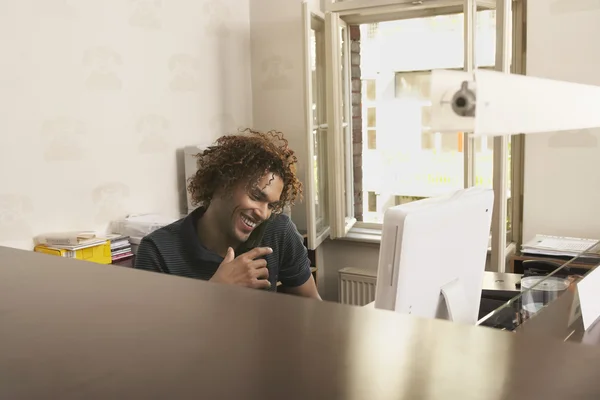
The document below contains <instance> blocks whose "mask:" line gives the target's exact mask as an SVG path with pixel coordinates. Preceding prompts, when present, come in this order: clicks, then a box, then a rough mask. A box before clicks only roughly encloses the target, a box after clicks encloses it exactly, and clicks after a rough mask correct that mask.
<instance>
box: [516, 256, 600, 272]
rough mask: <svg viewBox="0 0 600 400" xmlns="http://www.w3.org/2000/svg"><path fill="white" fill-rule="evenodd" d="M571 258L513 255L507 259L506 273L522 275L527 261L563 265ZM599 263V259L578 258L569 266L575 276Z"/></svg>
mask: <svg viewBox="0 0 600 400" xmlns="http://www.w3.org/2000/svg"><path fill="white" fill-rule="evenodd" d="M571 258H573V257H550V256H543V255H532V254H521V253H517V254H513V255H512V256H510V258H509V262H508V272H511V273H517V274H522V273H523V272H524V271H523V261H527V260H536V261H551V262H552V261H553V262H555V263H558V264H564V263H565V262H567V261H569V260H570V259H571ZM598 263H600V258H583V257H579V258H577V260H575V261H574V262H572V263H571V264H570V268H571V270H573V273H576V274H584V273H585V272H587V271H589V270H590V269H592V268H594V267H595V266H596V265H598ZM550 271H552V269H548V272H550Z"/></svg>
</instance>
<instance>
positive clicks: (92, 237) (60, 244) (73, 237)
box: [34, 231, 106, 250]
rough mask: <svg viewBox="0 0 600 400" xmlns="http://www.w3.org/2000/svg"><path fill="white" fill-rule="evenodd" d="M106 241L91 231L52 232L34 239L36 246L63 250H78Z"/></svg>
mask: <svg viewBox="0 0 600 400" xmlns="http://www.w3.org/2000/svg"><path fill="white" fill-rule="evenodd" d="M105 241H106V239H102V238H98V237H97V236H96V233H94V232H91V231H83V232H81V231H73V232H51V233H45V234H41V235H38V236H36V237H35V238H34V242H35V244H36V245H44V246H49V247H56V248H61V249H69V250H77V249H82V248H85V247H91V246H96V245H98V244H102V243H104V242H105Z"/></svg>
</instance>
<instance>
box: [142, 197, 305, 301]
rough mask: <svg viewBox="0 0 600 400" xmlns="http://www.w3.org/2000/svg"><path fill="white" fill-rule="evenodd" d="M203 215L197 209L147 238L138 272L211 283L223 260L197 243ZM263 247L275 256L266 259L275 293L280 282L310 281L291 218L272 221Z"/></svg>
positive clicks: (272, 219) (288, 284) (300, 242)
mask: <svg viewBox="0 0 600 400" xmlns="http://www.w3.org/2000/svg"><path fill="white" fill-rule="evenodd" d="M202 214H204V209H202V208H197V209H196V210H194V211H193V212H191V213H190V214H189V215H188V216H187V217H185V218H182V219H180V220H179V221H176V222H174V223H172V224H170V225H168V226H165V227H163V228H160V229H158V230H156V231H154V232H152V233H150V234H149V235H147V236H145V237H144V238H143V239H142V241H141V243H140V246H139V247H138V250H137V254H136V258H135V268H138V269H145V270H149V271H155V272H163V273H167V274H173V275H179V276H185V277H188V278H196V279H203V280H208V279H210V278H211V277H212V276H213V274H214V273H215V272H216V270H217V268H218V267H219V265H220V264H221V262H222V261H223V257H221V256H219V255H218V254H216V253H213V252H212V251H210V250H208V249H207V248H206V247H204V246H203V245H202V243H200V241H199V239H198V232H197V228H196V227H197V222H198V219H200V218H201V217H202ZM260 246H262V247H270V248H272V249H273V253H271V254H268V255H267V256H265V259H266V260H267V268H268V269H269V281H270V282H271V290H272V291H276V290H277V281H280V282H281V283H282V284H283V285H284V286H288V287H296V286H300V285H302V284H304V283H305V282H306V281H307V280H308V279H309V278H310V273H311V272H310V261H309V259H308V253H307V250H306V247H304V242H303V239H302V236H301V235H300V233H299V232H298V230H297V229H296V225H294V223H293V222H292V221H291V219H290V218H289V217H288V216H286V215H276V216H273V217H272V218H271V219H270V220H269V222H268V225H267V227H266V229H265V231H264V235H263V237H262V240H261V244H260ZM238 255H239V254H237V253H236V256H238Z"/></svg>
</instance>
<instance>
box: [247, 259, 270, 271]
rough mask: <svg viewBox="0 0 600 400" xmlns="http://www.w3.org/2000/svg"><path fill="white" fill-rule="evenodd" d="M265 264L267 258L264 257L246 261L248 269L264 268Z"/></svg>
mask: <svg viewBox="0 0 600 400" xmlns="http://www.w3.org/2000/svg"><path fill="white" fill-rule="evenodd" d="M266 266H267V260H265V259H264V258H259V259H258V260H252V261H250V262H249V263H248V268H250V269H258V268H265V267H266Z"/></svg>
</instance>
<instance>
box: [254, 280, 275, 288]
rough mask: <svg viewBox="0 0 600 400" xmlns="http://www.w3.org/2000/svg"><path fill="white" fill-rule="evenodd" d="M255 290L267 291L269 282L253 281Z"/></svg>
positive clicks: (269, 285)
mask: <svg viewBox="0 0 600 400" xmlns="http://www.w3.org/2000/svg"><path fill="white" fill-rule="evenodd" d="M253 286H254V288H255V289H269V288H270V287H271V282H269V281H268V280H266V279H258V280H255V281H254V285H253Z"/></svg>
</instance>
